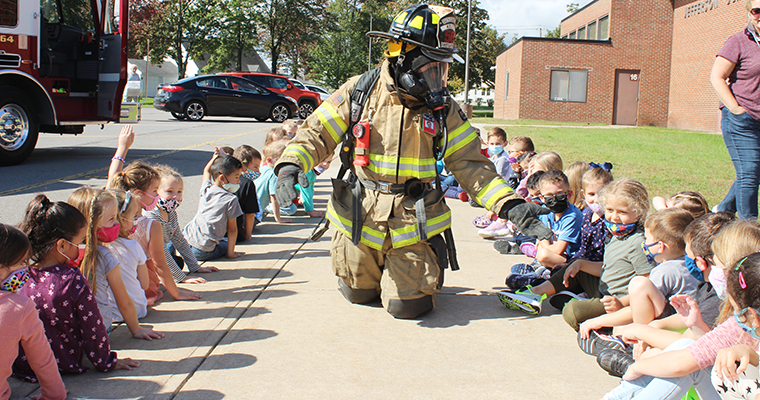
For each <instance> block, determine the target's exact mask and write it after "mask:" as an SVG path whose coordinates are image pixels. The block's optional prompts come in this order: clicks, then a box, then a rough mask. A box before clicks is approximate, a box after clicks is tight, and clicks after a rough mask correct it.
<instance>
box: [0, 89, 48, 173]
mask: <svg viewBox="0 0 760 400" xmlns="http://www.w3.org/2000/svg"><path fill="white" fill-rule="evenodd" d="M28 98H29V96H28V95H27V94H25V93H24V92H22V91H20V90H18V89H16V88H15V87H13V86H0V166H6V165H16V164H21V163H22V162H24V160H26V159H27V158H28V157H29V156H30V155H31V154H32V151H33V150H34V146H36V145H37V137H38V136H39V123H38V122H37V121H36V120H34V119H32V118H31V117H33V116H36V115H37V113H36V111H35V110H34V108H33V107H32V104H30V103H29V102H28V100H27V99H28Z"/></svg>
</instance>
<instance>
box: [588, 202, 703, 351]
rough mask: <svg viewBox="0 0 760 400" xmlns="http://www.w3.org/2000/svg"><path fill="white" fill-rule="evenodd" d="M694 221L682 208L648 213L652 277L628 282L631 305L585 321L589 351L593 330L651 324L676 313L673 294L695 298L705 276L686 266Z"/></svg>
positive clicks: (647, 247)
mask: <svg viewBox="0 0 760 400" xmlns="http://www.w3.org/2000/svg"><path fill="white" fill-rule="evenodd" d="M692 221H694V218H693V217H692V216H691V214H689V212H688V211H686V210H682V209H678V208H673V209H667V210H662V211H658V212H656V213H654V214H650V215H649V216H648V217H647V219H646V222H645V223H644V229H645V232H644V237H645V238H646V241H645V242H644V245H643V246H642V249H643V251H644V254H645V255H646V257H647V260H649V262H651V263H653V264H655V263H656V264H657V265H656V266H655V267H654V268H653V269H652V271H651V272H650V273H649V276H648V277H643V276H636V277H633V278H632V279H631V283H630V284H629V286H628V292H629V293H630V295H629V299H630V300H629V303H630V305H629V306H628V307H623V308H622V309H620V310H618V311H616V312H613V313H608V314H605V315H601V316H599V317H596V318H591V319H588V320H586V321H584V322H583V323H582V324H581V326H580V330H579V331H578V335H579V344H580V345H581V348H582V349H583V350H584V351H585V352H587V353H590V352H591V348H590V346H589V344H590V341H589V340H588V339H589V337H592V338H593V337H595V336H596V335H591V336H590V335H589V333H590V331H592V330H597V329H600V328H603V327H614V326H622V325H628V324H630V323H632V322H633V323H637V324H648V323H650V322H652V321H653V320H655V319H661V318H664V317H668V316H670V315H673V314H674V313H675V309H673V307H672V306H670V304H669V300H670V298H671V297H673V296H677V295H685V296H689V297H691V298H694V296H695V294H696V291H697V288H698V286H699V279H701V277H699V279H698V277H696V276H694V275H692V272H694V273H695V274H699V275H701V272H700V271H699V270H698V269H697V270H696V271H693V269H692V270H690V269H688V268H687V267H686V262H685V260H684V256H685V255H686V251H685V249H686V245H685V243H684V237H683V232H684V231H685V230H686V228H687V227H688V226H689V224H691V223H692Z"/></svg>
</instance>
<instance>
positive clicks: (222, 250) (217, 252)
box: [190, 238, 227, 261]
mask: <svg viewBox="0 0 760 400" xmlns="http://www.w3.org/2000/svg"><path fill="white" fill-rule="evenodd" d="M190 247H191V248H192V249H193V254H195V258H196V259H197V260H198V261H210V260H216V259H217V258H221V257H223V256H224V255H226V254H227V238H224V239H222V240H220V241H219V243H218V244H217V245H216V247H214V250H211V251H202V250H198V249H196V248H195V247H193V246H190Z"/></svg>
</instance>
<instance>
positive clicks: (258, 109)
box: [153, 75, 298, 122]
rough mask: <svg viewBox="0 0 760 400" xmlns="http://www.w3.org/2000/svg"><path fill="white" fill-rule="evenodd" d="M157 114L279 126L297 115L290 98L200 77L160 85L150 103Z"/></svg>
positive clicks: (239, 81)
mask: <svg viewBox="0 0 760 400" xmlns="http://www.w3.org/2000/svg"><path fill="white" fill-rule="evenodd" d="M153 107H155V108H156V109H157V110H161V111H167V112H171V114H172V116H173V117H174V118H177V119H179V120H183V119H188V120H191V121H200V120H202V119H203V117H205V116H207V115H208V116H227V117H253V118H256V119H257V120H259V121H266V120H267V119H269V118H271V119H272V121H275V122H282V121H285V120H286V119H288V118H290V117H291V116H293V115H295V114H296V113H297V112H298V104H297V103H296V101H295V99H293V98H292V97H290V96H286V95H282V94H279V93H275V92H272V91H271V90H268V89H266V88H264V87H262V86H260V85H257V84H255V83H253V82H251V81H248V80H246V79H243V78H238V77H234V76H223V75H204V76H196V77H194V78H187V79H183V80H181V81H178V82H175V83H172V84H170V85H162V86H159V88H158V93H157V94H156V97H155V98H154V99H153Z"/></svg>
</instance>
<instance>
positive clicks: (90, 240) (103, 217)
mask: <svg viewBox="0 0 760 400" xmlns="http://www.w3.org/2000/svg"><path fill="white" fill-rule="evenodd" d="M77 192H84V193H87V195H86V196H83V195H82V194H81V193H77ZM83 197H84V198H86V200H85V201H83V202H80V201H79V200H80V199H82V198H83ZM70 202H74V203H78V204H75V206H76V207H77V208H78V209H79V211H80V212H81V213H82V215H84V216H85V218H86V219H87V235H86V241H85V243H86V248H85V253H84V257H83V258H82V262H81V265H80V269H81V270H82V274H83V275H84V276H85V277H86V278H87V282H88V283H89V284H90V287H92V288H94V290H93V294H94V295H95V300H96V301H97V303H98V308H99V309H100V314H101V316H102V318H103V324H104V325H105V327H106V329H107V331H108V332H110V330H111V322H112V321H113V320H114V319H115V318H117V316H118V314H121V316H122V317H123V320H124V322H125V323H126V325H127V327H128V328H129V331H130V332H131V333H132V337H134V338H137V339H145V340H153V339H160V338H162V337H164V334H163V333H161V332H156V331H153V330H152V329H150V328H143V327H141V326H140V323H139V322H138V321H137V311H136V309H135V304H134V303H133V302H132V298H131V297H130V296H129V293H128V292H127V289H126V287H125V286H124V280H123V279H122V277H121V268H120V267H119V261H118V260H117V259H116V257H114V255H113V253H112V252H111V251H110V250H109V249H108V248H107V247H105V246H104V244H108V243H111V242H113V241H114V240H116V238H118V237H119V232H120V230H121V224H120V223H119V219H118V218H119V216H118V210H117V205H118V202H117V201H116V197H114V195H113V194H112V193H111V192H109V191H107V190H101V189H92V188H88V187H84V188H80V189H77V190H76V191H74V194H73V200H71V199H70ZM116 311H118V314H117V313H116Z"/></svg>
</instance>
